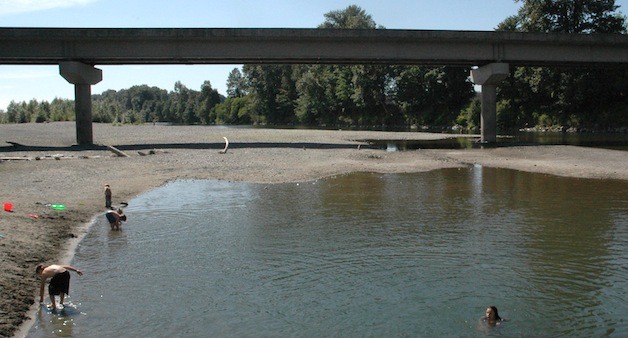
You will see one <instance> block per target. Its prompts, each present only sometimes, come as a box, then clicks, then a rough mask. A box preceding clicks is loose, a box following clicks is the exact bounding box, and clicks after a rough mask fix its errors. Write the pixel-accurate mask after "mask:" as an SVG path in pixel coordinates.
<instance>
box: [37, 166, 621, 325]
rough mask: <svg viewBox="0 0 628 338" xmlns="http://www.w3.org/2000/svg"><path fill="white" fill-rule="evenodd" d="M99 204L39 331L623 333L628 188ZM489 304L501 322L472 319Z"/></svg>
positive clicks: (167, 196) (539, 185)
mask: <svg viewBox="0 0 628 338" xmlns="http://www.w3.org/2000/svg"><path fill="white" fill-rule="evenodd" d="M126 213H127V215H128V217H129V220H128V222H127V223H126V224H124V225H123V230H122V231H117V232H112V231H111V230H110V229H109V227H108V225H107V223H106V220H105V218H104V216H99V217H98V218H97V220H96V222H95V224H94V225H93V226H92V227H91V230H90V231H89V232H88V234H87V235H86V237H85V238H84V239H83V240H82V241H81V243H80V245H79V246H78V249H77V252H76V255H75V257H74V259H73V262H72V264H73V265H74V266H76V267H79V268H80V269H82V270H83V271H84V273H85V274H84V275H83V276H81V277H79V276H77V275H76V274H72V285H71V287H70V296H69V297H68V299H67V301H66V306H65V308H64V309H63V310H59V311H56V312H51V311H49V310H46V309H40V310H39V312H38V313H37V320H36V322H35V325H34V326H33V327H32V329H31V330H30V332H29V336H30V337H58V336H62V337H86V336H89V337H116V336H118V337H138V336H150V337H172V336H185V337H334V336H335V337H383V336H401V337H404V336H421V337H425V336H465V337H473V336H477V337H482V336H528V337H529V336H604V335H610V336H626V335H628V316H627V314H628V305H626V304H628V299H627V298H626V294H627V291H628V269H626V267H627V266H628V251H627V250H626V247H628V183H626V182H623V181H607V180H590V179H574V178H563V177H556V176H551V175H543V174H534V173H525V172H520V171H513V170H505V169H492V168H482V167H479V166H472V167H469V168H465V169H444V170H436V171H431V172H427V173H419V174H386V175H382V174H367V173H356V174H349V175H342V176H336V177H330V178H327V179H324V180H317V181H311V182H299V183H284V184H270V185H266V184H254V183H242V182H225V181H190V180H181V181H175V182H171V183H168V184H166V185H165V186H163V187H160V188H157V189H155V190H152V191H149V192H147V193H145V194H142V195H141V196H138V197H136V198H134V199H133V200H131V201H129V206H128V208H126ZM490 305H495V306H497V308H498V309H499V313H500V315H501V316H502V317H503V318H505V319H506V321H504V322H502V323H501V325H499V326H496V327H490V326H486V325H483V324H482V323H480V322H479V318H480V317H481V316H482V315H483V314H484V311H485V309H486V307H487V306H490Z"/></svg>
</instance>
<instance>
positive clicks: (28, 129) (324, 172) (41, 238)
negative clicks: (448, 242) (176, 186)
mask: <svg viewBox="0 0 628 338" xmlns="http://www.w3.org/2000/svg"><path fill="white" fill-rule="evenodd" d="M74 128H75V125H74V123H70V122H67V123H47V124H21V125H14V124H11V125H0V135H1V141H3V142H4V141H9V142H15V143H18V144H20V145H18V146H14V145H11V144H9V143H6V144H5V143H1V144H0V157H2V158H20V159H14V160H10V161H0V173H1V174H0V175H1V180H0V203H3V202H10V203H12V204H13V206H14V207H13V208H14V209H13V212H4V211H2V212H1V213H0V235H2V236H0V271H2V272H1V273H0V289H1V290H2V291H3V297H1V298H0V336H12V335H21V334H23V331H20V333H17V332H18V331H17V330H18V329H19V328H20V325H23V323H24V322H25V321H26V320H27V319H28V318H29V317H30V316H32V311H33V309H35V308H36V306H37V305H36V304H35V303H34V302H35V300H36V295H37V292H38V290H37V289H38V281H37V278H36V276H35V274H34V267H35V264H36V263H38V262H43V263H67V262H68V261H69V259H70V257H71V256H69V255H68V251H70V252H71V251H72V250H71V248H72V245H75V244H76V242H77V241H78V240H79V239H80V238H81V236H82V235H84V233H85V232H86V230H87V227H86V224H88V223H89V222H90V220H91V219H92V218H93V217H94V216H95V215H99V214H100V213H102V212H103V211H104V210H105V209H104V195H103V186H104V184H106V183H108V184H110V185H111V187H112V190H113V194H114V195H113V199H114V204H116V203H120V202H123V201H128V200H129V199H131V198H132V197H134V196H136V195H138V194H140V193H142V192H145V191H147V190H150V189H152V188H155V187H158V186H160V185H162V184H164V183H165V182H167V181H169V180H174V179H179V178H182V179H192V178H196V179H219V180H229V181H249V182H263V183H279V182H294V181H307V180H314V179H318V178H323V177H328V176H332V175H338V174H344V173H349V172H365V171H368V172H381V173H402V172H403V173H405V172H421V171H428V170H434V169H439V168H450V167H463V166H468V165H471V164H480V165H483V166H489V167H500V168H510V169H517V170H524V171H532V172H540V173H546V174H552V175H561V176H572V177H582V178H593V179H617V180H628V152H622V151H613V150H603V149H593V148H583V147H573V146H537V147H504V148H493V149H467V150H446V149H433V150H416V151H407V152H386V151H384V150H379V149H370V148H369V147H368V145H367V144H366V143H365V142H363V141H362V140H365V139H381V140H390V139H396V140H421V139H438V138H444V137H447V136H450V135H443V134H428V133H398V132H357V131H341V130H337V131H322V130H271V129H254V128H227V127H207V126H165V125H140V126H112V125H102V124H94V142H95V143H98V144H102V145H112V146H115V147H116V148H118V149H120V150H122V151H124V152H125V153H126V154H128V155H129V157H117V156H114V155H113V153H112V152H111V151H109V150H107V149H106V148H104V147H93V148H91V149H84V148H83V149H81V148H79V147H75V146H73V144H74V143H75V129H74ZM223 137H227V138H228V139H229V142H230V147H229V150H228V151H227V153H225V154H221V153H219V151H220V150H221V149H223V147H224V140H223ZM151 150H152V151H151ZM151 152H152V153H154V154H150V153H151ZM140 153H142V154H140ZM47 204H64V205H65V206H66V208H67V209H66V210H64V211H57V210H52V209H51V208H50V207H49V206H47ZM69 249H70V250H69ZM85 273H89V271H86V272H85ZM22 328H24V326H22Z"/></svg>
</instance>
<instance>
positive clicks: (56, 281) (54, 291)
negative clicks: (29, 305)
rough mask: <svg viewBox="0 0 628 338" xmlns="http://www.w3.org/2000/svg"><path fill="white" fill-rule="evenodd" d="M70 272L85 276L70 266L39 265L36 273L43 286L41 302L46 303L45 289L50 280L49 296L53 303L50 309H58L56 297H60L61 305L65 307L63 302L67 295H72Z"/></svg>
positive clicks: (40, 293) (40, 294)
mask: <svg viewBox="0 0 628 338" xmlns="http://www.w3.org/2000/svg"><path fill="white" fill-rule="evenodd" d="M70 271H74V272H76V273H78V275H79V276H81V275H83V272H82V271H81V270H79V269H76V268H74V267H72V266H69V265H54V264H53V265H48V266H44V265H43V264H38V265H37V268H35V273H36V274H37V275H38V276H39V278H40V279H41V285H40V288H39V302H40V303H43V302H44V287H45V286H46V280H47V279H48V278H50V284H49V285H48V294H49V295H50V302H51V303H52V304H51V306H50V308H51V309H53V310H54V309H56V308H57V304H56V303H55V296H56V295H59V298H60V299H59V300H60V301H59V303H60V305H61V306H63V300H64V299H65V295H67V294H69V293H70Z"/></svg>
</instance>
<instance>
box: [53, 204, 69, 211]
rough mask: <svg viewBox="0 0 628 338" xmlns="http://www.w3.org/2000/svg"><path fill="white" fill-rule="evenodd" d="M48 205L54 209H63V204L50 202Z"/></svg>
mask: <svg viewBox="0 0 628 338" xmlns="http://www.w3.org/2000/svg"><path fill="white" fill-rule="evenodd" d="M50 207H51V208H52V209H55V210H65V205H63V204H52V205H51V206H50Z"/></svg>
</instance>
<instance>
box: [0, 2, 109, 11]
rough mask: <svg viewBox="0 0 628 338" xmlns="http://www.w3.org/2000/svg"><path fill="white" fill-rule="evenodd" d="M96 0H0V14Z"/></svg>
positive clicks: (81, 3) (40, 9)
mask: <svg viewBox="0 0 628 338" xmlns="http://www.w3.org/2000/svg"><path fill="white" fill-rule="evenodd" d="M95 1H97V0H0V15H8V14H18V13H26V12H35V11H43V10H47V9H53V8H64V7H65V8H67V7H74V6H83V5H87V4H89V3H92V2H95Z"/></svg>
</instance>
